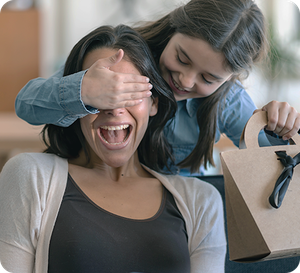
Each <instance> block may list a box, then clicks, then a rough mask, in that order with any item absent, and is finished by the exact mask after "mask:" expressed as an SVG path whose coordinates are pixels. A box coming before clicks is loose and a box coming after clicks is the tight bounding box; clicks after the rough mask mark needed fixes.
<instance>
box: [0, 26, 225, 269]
mask: <svg viewBox="0 0 300 273" xmlns="http://www.w3.org/2000/svg"><path fill="white" fill-rule="evenodd" d="M120 48H121V49H122V52H125V55H124V58H123V59H122V60H121V61H120V62H118V63H117V64H116V65H114V66H113V67H112V68H111V70H112V71H114V72H116V73H130V74H136V75H146V76H147V77H149V78H150V79H151V82H152V84H153V89H152V93H153V95H152V97H151V98H145V99H143V101H142V102H141V103H140V104H138V105H135V106H132V107H126V108H117V109H110V110H102V109H101V110H100V112H99V113H97V114H89V115H86V116H85V117H83V118H81V119H78V120H76V122H75V123H73V124H72V125H71V126H70V127H59V126H56V125H46V126H45V127H44V130H43V136H44V140H45V142H46V145H47V147H48V148H47V150H46V152H47V154H45V153H36V154H21V155H18V156H16V157H14V158H12V159H11V160H10V161H9V162H8V163H7V164H6V165H5V167H4V168H3V170H2V172H1V176H0V207H1V210H0V260H1V262H2V264H3V266H4V268H6V269H7V270H8V271H9V272H22V273H32V272H36V273H46V272H47V273H52V272H54V273H65V272H89V273H96V272H105V273H110V272H111V273H123V272H148V273H151V272H153V273H154V272H155V273H157V272H164V273H168V272H170V273H177V272H178V273H182V272H192V273H199V272H203V273H209V272H212V273H220V272H224V260H225V253H226V241H225V232H224V218H223V208H222V200H221V197H220V195H219V193H218V192H217V190H216V189H215V188H214V187H213V186H211V185H209V184H208V183H206V182H203V181H200V180H198V179H196V178H182V177H180V176H170V175H169V176H165V175H161V174H158V173H157V172H156V171H161V168H162V167H163V166H164V165H166V164H167V159H168V157H169V155H170V152H169V146H168V145H167V142H166V141H165V138H164V134H163V128H164V126H165V124H166V122H167V121H168V119H169V118H170V117H172V116H173V115H174V112H175V111H176V101H175V99H174V96H173V94H172V92H171V90H169V88H168V87H167V85H166V84H165V83H164V81H163V79H162V78H161V77H160V75H159V74H158V72H157V71H156V66H155V62H154V60H153V59H152V57H151V53H150V50H149V48H148V47H147V44H146V42H145V41H143V39H142V37H141V36H140V35H138V34H137V33H136V32H135V31H133V30H132V29H130V28H128V27H126V26H118V27H116V28H111V27H107V26H103V27H100V28H98V29H96V30H94V31H93V32H91V33H90V34H88V35H87V36H85V37H84V38H83V39H82V40H81V41H79V42H78V43H77V44H76V45H75V47H74V48H73V50H72V51H71V54H70V56H69V58H68V59H67V62H66V65H65V71H64V75H65V76H67V75H70V74H72V73H76V72H78V71H81V70H82V69H83V70H85V69H88V68H89V67H90V66H91V65H93V63H95V62H96V61H97V60H98V59H99V58H100V59H102V58H107V57H109V56H112V55H113V54H115V53H116V51H117V50H118V49H120ZM150 153H151V154H152V156H151V160H150V161H149V157H148V155H149V154H150ZM142 163H145V164H146V165H147V167H145V166H144V165H142ZM153 169H154V170H156V171H154V170H153Z"/></svg>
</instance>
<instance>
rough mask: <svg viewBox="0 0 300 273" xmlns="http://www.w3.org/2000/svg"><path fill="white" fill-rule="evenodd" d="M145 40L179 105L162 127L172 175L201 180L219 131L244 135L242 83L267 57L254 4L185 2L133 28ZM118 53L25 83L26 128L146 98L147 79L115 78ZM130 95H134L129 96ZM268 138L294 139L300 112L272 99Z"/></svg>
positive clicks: (244, 0) (248, 111)
mask: <svg viewBox="0 0 300 273" xmlns="http://www.w3.org/2000/svg"><path fill="white" fill-rule="evenodd" d="M136 30H137V31H139V32H140V33H141V34H142V36H143V37H144V38H145V39H146V41H147V43H148V45H149V46H150V49H151V51H152V53H153V55H154V57H155V59H156V62H157V63H158V65H159V67H160V70H161V74H162V76H163V78H164V79H165V81H166V82H167V83H168V84H169V86H170V87H171V89H172V91H173V93H174V96H175V98H176V100H177V104H178V110H177V112H176V116H175V119H174V120H173V121H171V122H169V124H168V126H166V128H165V134H166V136H167V138H168V140H169V142H170V144H171V145H172V148H173V154H174V158H175V164H174V165H172V166H171V169H172V171H173V172H177V173H180V174H183V175H190V174H191V173H195V174H199V172H201V171H200V170H199V167H200V166H201V165H202V164H203V165H204V167H206V166H207V164H212V165H214V162H213V156H212V154H213V146H214V143H215V142H217V141H218V140H219V138H220V135H221V134H222V133H224V134H226V135H227V136H228V137H229V138H230V139H231V140H232V141H233V143H234V144H235V145H236V146H238V143H239V139H240V136H241V133H242V130H243V128H244V126H245V124H246V122H247V121H248V119H249V118H250V116H251V115H252V113H253V112H254V111H255V110H256V107H255V105H254V103H253V101H252V100H251V98H250V97H249V95H248V94H247V93H246V91H245V90H244V88H243V86H242V84H241V82H240V80H241V79H242V77H246V76H247V75H248V74H249V72H250V70H251V68H252V66H253V65H254V63H256V62H258V61H259V60H261V59H262V58H263V57H264V56H265V54H266V53H267V41H266V27H265V21H264V17H263V14H262V13H261V11H260V9H259V8H258V7H257V5H256V4H255V3H254V1H253V0H228V1H224V0H210V1H207V0H191V1H190V2H188V3H187V4H186V5H183V6H181V7H178V8H177V9H175V10H174V11H173V12H171V13H170V14H168V15H166V16H164V17H163V18H161V19H159V20H157V21H155V22H150V23H146V24H144V25H142V26H139V27H137V28H136ZM122 57H123V53H122V52H121V51H119V52H117V53H116V54H115V55H112V56H110V57H109V58H107V59H102V60H99V61H97V62H96V63H95V64H94V65H93V66H91V68H90V69H89V70H87V71H83V72H80V73H76V74H74V75H71V76H69V77H62V71H59V72H58V73H56V74H55V75H54V76H52V77H51V78H50V79H48V80H45V79H41V78H39V79H35V80H33V81H30V82H29V83H28V84H27V85H26V86H25V87H24V88H23V89H22V90H21V92H20V93H19V95H18V97H17V100H16V112H17V115H18V116H19V117H21V118H22V119H25V120H26V121H28V122H29V123H31V124H43V123H53V124H58V125H61V126H69V125H70V124H72V123H73V122H74V121H75V120H76V119H77V118H79V117H82V116H84V115H87V114H88V113H97V112H98V110H97V109H111V108H117V107H123V106H132V105H135V104H137V103H140V101H141V99H142V98H144V97H147V96H150V95H151V92H149V88H151V86H149V83H148V82H147V81H148V79H147V78H145V77H139V76H137V75H125V74H120V73H113V72H112V71H110V70H109V69H107V68H109V67H113V66H114V65H115V64H116V63H118V62H119V61H120V60H121V59H122ZM132 90H134V92H132ZM262 109H263V110H265V111H267V112H268V126H267V128H266V129H268V130H269V131H271V133H269V134H268V139H267V138H266V136H265V134H264V133H262V134H261V135H260V137H259V140H260V144H261V145H269V144H270V143H269V141H268V140H270V141H271V142H272V144H280V143H282V142H281V141H282V140H278V139H276V138H273V137H269V135H272V134H273V133H275V134H277V135H278V136H280V137H282V138H283V139H284V140H285V139H288V138H290V137H291V136H292V135H294V134H295V133H297V131H298V130H299V128H300V114H299V113H298V112H297V111H296V110H295V109H294V108H293V107H291V106H290V105H288V104H287V103H280V102H276V101H272V102H270V103H268V104H267V105H265V106H264V107H263V108H262Z"/></svg>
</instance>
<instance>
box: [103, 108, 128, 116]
mask: <svg viewBox="0 0 300 273" xmlns="http://www.w3.org/2000/svg"><path fill="white" fill-rule="evenodd" d="M100 111H101V112H103V113H104V114H105V115H112V116H114V117H117V116H120V115H123V114H124V112H125V108H117V109H110V110H100Z"/></svg>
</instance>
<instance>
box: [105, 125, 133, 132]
mask: <svg viewBox="0 0 300 273" xmlns="http://www.w3.org/2000/svg"><path fill="white" fill-rule="evenodd" d="M128 127H129V125H128V124H126V125H118V126H100V128H101V129H104V130H108V131H117V130H124V129H127V128H128Z"/></svg>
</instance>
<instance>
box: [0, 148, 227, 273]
mask: <svg viewBox="0 0 300 273" xmlns="http://www.w3.org/2000/svg"><path fill="white" fill-rule="evenodd" d="M145 169H147V170H148V171H149V172H150V173H151V174H152V175H153V176H155V177H156V178H157V179H159V180H160V181H161V183H162V184H163V185H164V186H165V187H166V188H167V189H168V190H169V191H170V192H171V193H172V195H173V196H174V199H175V201H176V204H177V206H178V209H179V210H180V212H181V214H182V216H183V218H184V220H185V223H186V229H187V234H188V248H189V252H190V259H191V272H192V273H199V272H203V273H209V272H212V273H221V272H224V261H225V253H226V239H225V231H224V216H223V205H222V199H221V196H220V194H219V192H218V191H217V190H216V189H215V188H214V187H213V186H212V185H210V184H208V183H206V182H203V181H200V180H199V179H196V178H187V177H181V176H177V175H167V176H166V175H161V174H159V173H157V172H154V171H153V170H150V169H148V168H146V167H145ZM67 176H68V162H67V160H65V159H62V158H60V157H57V156H55V155H51V154H42V153H26V154H20V155H17V156H15V157H13V158H12V159H10V160H9V161H8V162H7V163H6V165H5V166H4V168H3V170H2V172H1V174H0V261H1V262H2V265H3V266H4V268H5V269H7V270H8V271H9V272H12V273H32V272H34V273H47V268H48V249H49V242H50V238H51V234H52V230H53V227H54V224H55V221H56V217H57V214H58V211H59V208H60V204H61V201H62V198H63V195H64V191H65V187H66V183H67Z"/></svg>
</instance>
